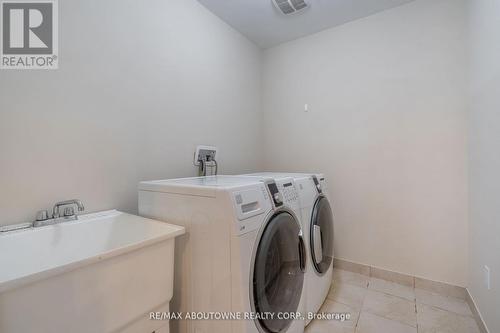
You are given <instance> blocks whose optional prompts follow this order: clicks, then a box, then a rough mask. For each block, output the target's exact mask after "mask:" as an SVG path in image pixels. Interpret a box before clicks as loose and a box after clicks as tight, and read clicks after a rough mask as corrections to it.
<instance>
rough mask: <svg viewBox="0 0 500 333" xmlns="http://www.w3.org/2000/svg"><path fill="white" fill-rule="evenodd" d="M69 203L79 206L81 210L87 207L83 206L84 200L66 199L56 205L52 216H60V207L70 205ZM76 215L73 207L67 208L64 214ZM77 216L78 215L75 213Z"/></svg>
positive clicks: (55, 217)
mask: <svg viewBox="0 0 500 333" xmlns="http://www.w3.org/2000/svg"><path fill="white" fill-rule="evenodd" d="M68 205H76V206H77V207H78V211H79V212H83V211H84V209H85V207H84V206H83V204H82V202H81V201H80V200H78V199H73V200H65V201H60V202H58V203H56V204H55V205H54V208H53V209H52V218H53V219H57V218H59V217H60V214H59V207H61V206H68ZM73 215H75V213H74V211H73V209H65V210H64V216H66V217H67V216H73ZM75 217H76V215H75Z"/></svg>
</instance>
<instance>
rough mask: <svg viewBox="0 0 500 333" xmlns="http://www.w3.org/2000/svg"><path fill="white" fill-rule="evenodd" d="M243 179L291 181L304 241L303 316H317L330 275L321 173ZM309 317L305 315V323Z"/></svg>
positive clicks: (328, 214) (329, 217)
mask: <svg viewBox="0 0 500 333" xmlns="http://www.w3.org/2000/svg"><path fill="white" fill-rule="evenodd" d="M245 176H255V177H258V178H272V179H275V180H276V181H277V182H281V179H289V178H290V177H291V178H293V179H294V183H295V186H296V188H297V191H298V194H299V202H300V206H301V217H302V229H303V232H304V240H305V242H306V252H307V259H308V260H307V263H306V267H307V269H306V306H305V311H306V314H310V313H317V312H318V310H319V309H320V308H321V305H322V304H323V302H324V301H325V299H326V296H327V295H328V291H329V289H330V286H331V284H332V275H333V214H332V209H331V206H330V202H329V198H328V193H327V184H326V180H325V177H324V175H323V174H306V173H276V172H261V173H254V174H249V175H245ZM310 321H311V317H307V316H306V320H305V324H306V325H307V324H309V322H310Z"/></svg>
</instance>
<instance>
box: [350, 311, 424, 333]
mask: <svg viewBox="0 0 500 333" xmlns="http://www.w3.org/2000/svg"><path fill="white" fill-rule="evenodd" d="M356 333H417V329H416V328H415V327H411V326H408V325H405V324H401V323H400V322H397V321H393V320H389V319H386V318H383V317H380V316H376V315H374V314H371V313H368V312H361V315H360V317H359V321H358V326H357V328H356Z"/></svg>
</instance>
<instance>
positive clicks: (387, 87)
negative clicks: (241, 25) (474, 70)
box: [263, 0, 467, 286]
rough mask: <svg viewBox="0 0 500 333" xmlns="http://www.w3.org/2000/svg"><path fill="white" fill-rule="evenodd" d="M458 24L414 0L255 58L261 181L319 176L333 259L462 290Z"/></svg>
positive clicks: (460, 12)
mask: <svg viewBox="0 0 500 333" xmlns="http://www.w3.org/2000/svg"><path fill="white" fill-rule="evenodd" d="M464 20H465V13H464V3H463V1H461V0H439V1H436V0H418V1H415V2H412V3H410V4H408V5H404V6H401V7H398V8H395V9H392V10H389V11H385V12H382V13H379V14H376V15H373V16H371V17H367V18H365V19H361V20H358V21H355V22H351V23H348V24H345V25H343V26H340V27H337V28H333V29H330V30H326V31H323V32H320V33H318V34H315V35H312V36H308V37H305V38H302V39H299V40H296V41H293V42H289V43H286V44H283V45H280V46H277V47H275V48H272V49H269V50H267V51H266V52H265V53H264V65H263V73H264V76H263V109H264V114H265V144H266V148H267V155H266V162H265V163H266V166H267V169H270V170H288V171H304V170H310V171H323V172H325V173H326V176H327V177H328V180H329V188H330V192H331V195H332V196H333V200H334V215H335V232H336V233H335V251H336V256H337V257H340V258H343V259H347V260H350V261H354V262H359V263H365V264H369V265H373V266H378V267H380V268H385V269H389V270H393V271H399V272H402V273H406V274H411V275H417V276H421V277H424V278H429V279H433V280H438V281H443V282H448V283H452V284H456V285H461V286H465V284H466V271H467V269H466V265H467V151H466V110H465V91H466V88H465V86H466V84H465V71H464V67H465V64H466V59H465V55H464V54H465V52H464V37H463V34H464ZM304 103H308V104H309V112H308V113H305V112H304V111H303V107H304Z"/></svg>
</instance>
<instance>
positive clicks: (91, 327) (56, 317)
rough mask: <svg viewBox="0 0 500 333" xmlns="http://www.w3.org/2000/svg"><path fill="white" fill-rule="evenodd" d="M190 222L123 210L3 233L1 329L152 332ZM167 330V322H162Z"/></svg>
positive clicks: (5, 332) (165, 307)
mask: <svg viewBox="0 0 500 333" xmlns="http://www.w3.org/2000/svg"><path fill="white" fill-rule="evenodd" d="M183 233H184V228H183V227H180V226H176V225H171V224H168V223H164V222H158V221H155V220H150V219H146V218H142V217H138V216H134V215H129V214H126V213H122V212H119V211H116V210H113V211H105V212H100V213H94V214H88V215H82V216H80V217H79V219H78V220H76V221H71V222H65V223H61V224H57V225H51V226H46V227H39V228H32V229H28V230H24V231H15V232H9V233H5V234H1V235H0V332H2V333H10V332H16V333H17V332H37V333H42V332H47V333H58V332H61V333H62V332H64V333H66V332H72V333H78V332H82V333H83V332H85V333H87V332H102V333H105V332H153V331H155V330H156V331H160V330H162V329H161V327H162V326H165V325H166V324H168V323H165V322H158V321H156V322H155V321H151V320H149V312H150V311H168V303H169V301H170V299H171V298H172V293H173V269H174V265H173V263H174V240H175V237H176V236H179V235H181V234H183ZM163 329H164V330H165V331H168V327H167V328H163Z"/></svg>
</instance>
